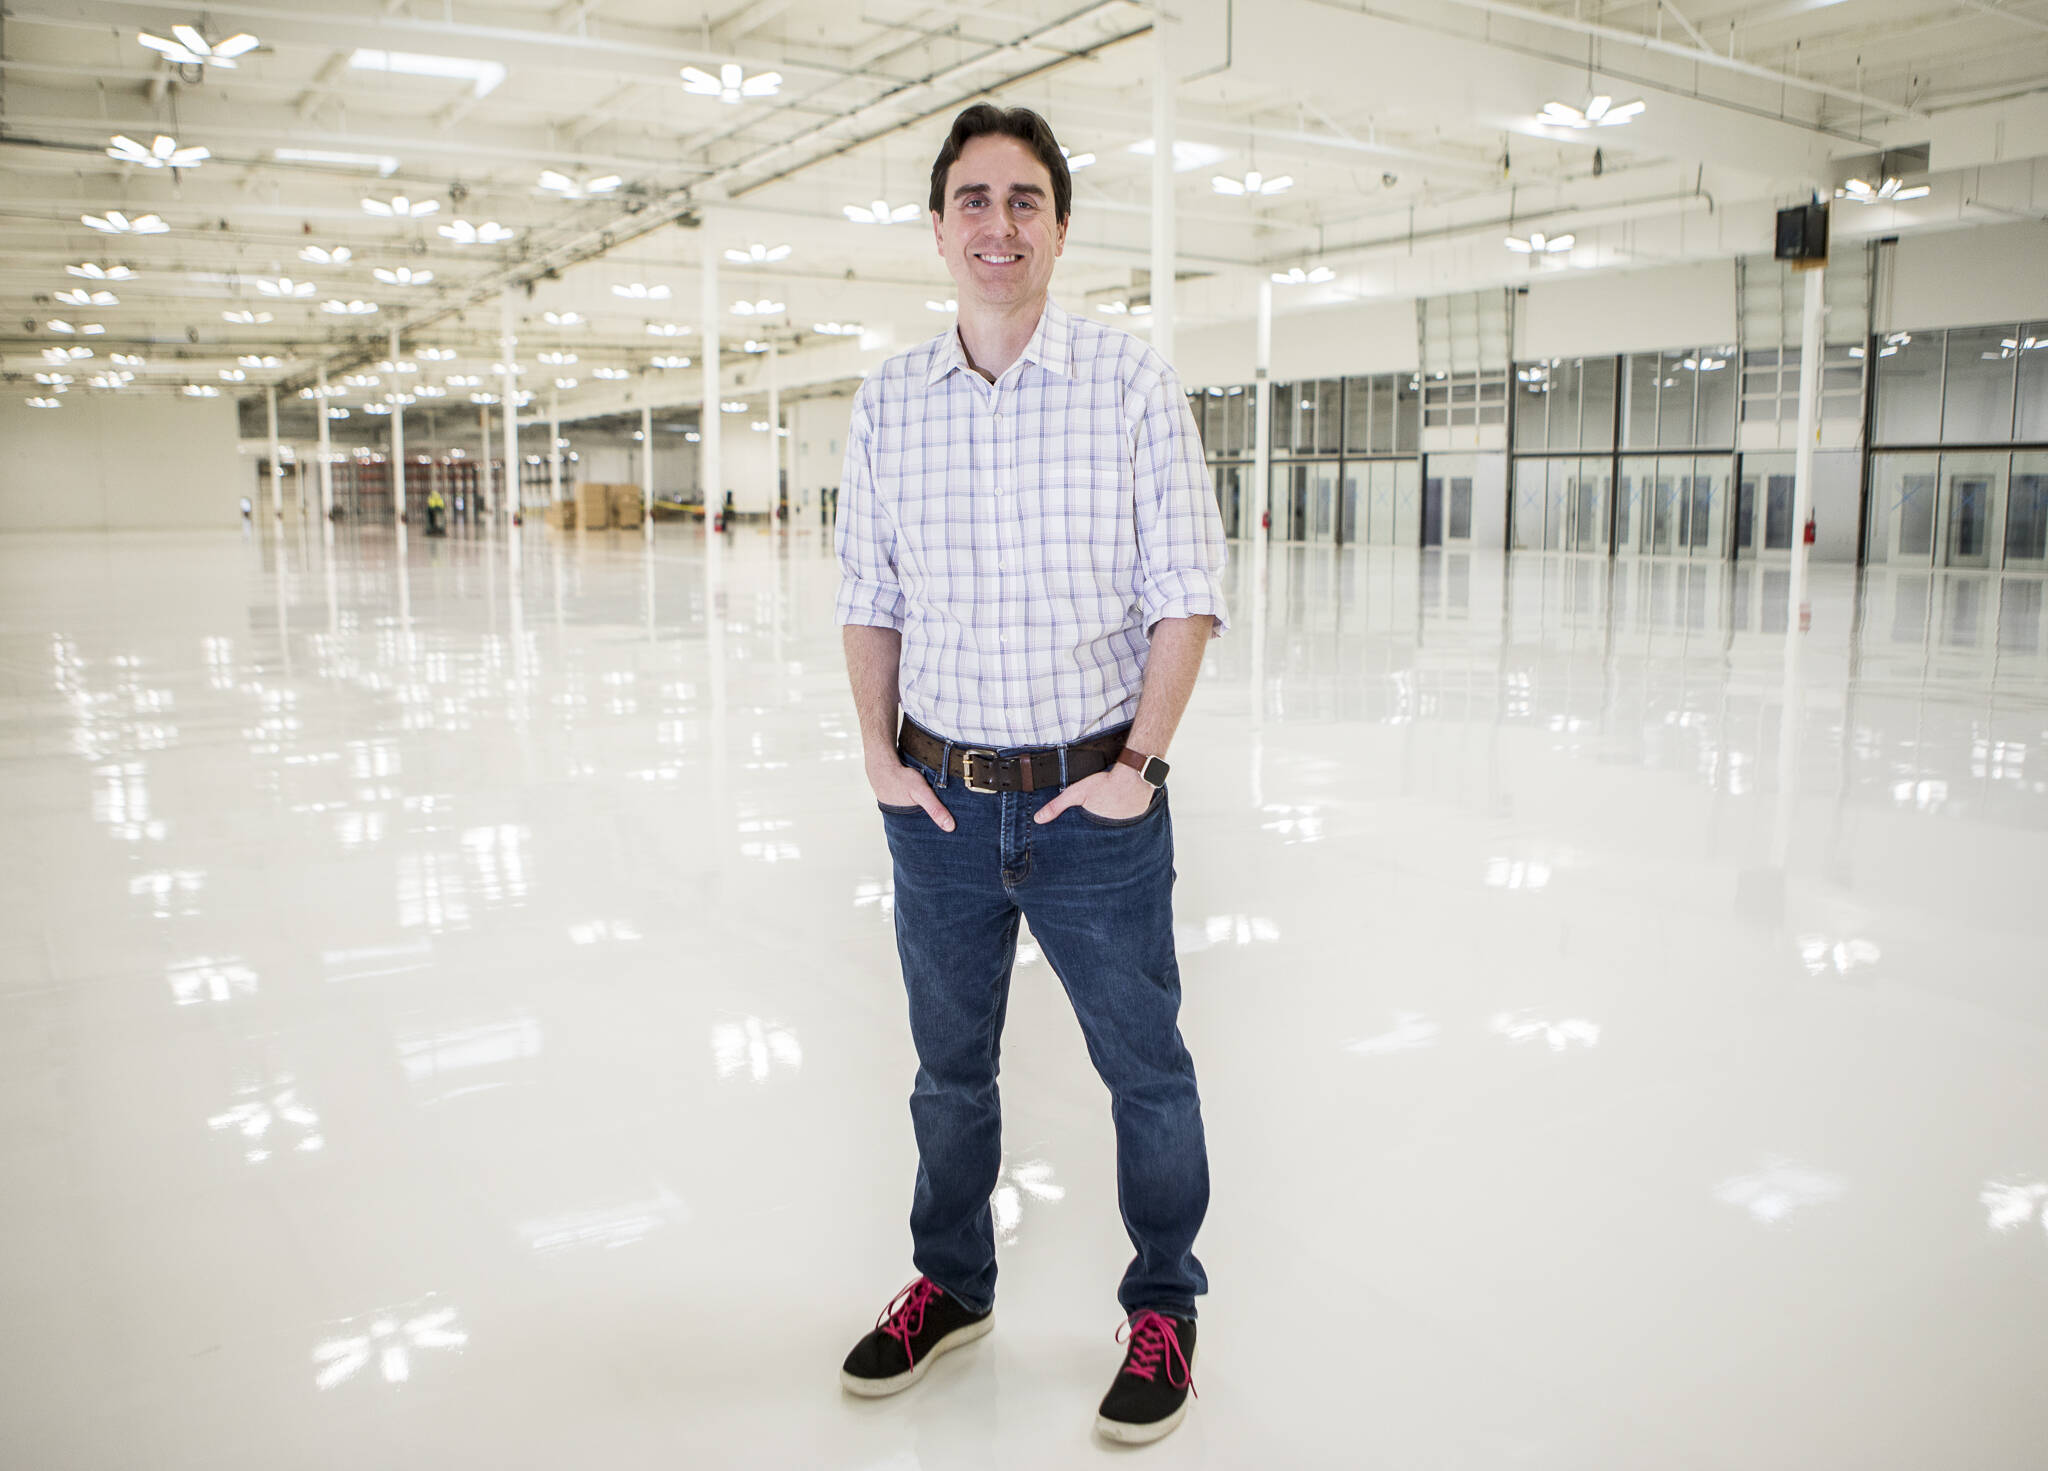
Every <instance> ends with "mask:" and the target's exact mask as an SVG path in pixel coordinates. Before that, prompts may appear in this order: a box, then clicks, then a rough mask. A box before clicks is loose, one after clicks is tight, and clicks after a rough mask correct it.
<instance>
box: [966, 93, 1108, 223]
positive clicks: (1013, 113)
mask: <svg viewBox="0 0 2048 1471" xmlns="http://www.w3.org/2000/svg"><path fill="white" fill-rule="evenodd" d="M991 133H1000V134H1002V135H1003V136H1004V137H1006V138H1015V139H1016V140H1017V141H1018V142H1020V143H1022V144H1023V145H1024V146H1025V147H1027V148H1029V149H1030V150H1031V151H1032V152H1033V153H1035V154H1037V155H1038V161H1039V162H1040V163H1042V164H1044V165H1045V171H1046V172H1047V173H1048V174H1051V175H1052V211H1053V218H1054V219H1056V220H1060V221H1062V222H1064V221H1065V220H1066V218H1067V215H1068V212H1069V211H1070V210H1071V209H1072V207H1073V203H1074V176H1073V175H1072V174H1070V173H1068V172H1067V158H1066V155H1065V154H1063V153H1061V152H1060V145H1059V140H1058V139H1056V138H1054V137H1053V135H1052V125H1051V124H1050V123H1048V122H1047V121H1046V120H1045V119H1044V118H1042V117H1040V116H1039V115H1038V114H1037V113H1035V112H1033V111H1032V110H1031V109H1030V108H1028V107H997V106H996V105H995V104H994V103H993V102H977V103H975V104H974V106H972V107H970V108H968V109H967V110H966V111H964V112H962V113H961V114H960V116H958V117H956V118H954V119H953V127H952V130H951V131H950V132H948V133H947V134H946V145H945V147H943V148H941V149H940V150H939V156H938V157H937V158H935V159H933V160H932V195H931V201H930V203H931V211H932V213H933V214H935V215H942V214H944V213H945V212H946V171H947V170H949V169H950V168H952V167H953V165H954V164H955V163H957V162H959V159H960V150H961V149H963V148H965V147H966V146H967V145H968V144H969V143H970V142H972V141H973V140H974V139H976V138H985V137H987V136H988V135H989V134H991Z"/></svg>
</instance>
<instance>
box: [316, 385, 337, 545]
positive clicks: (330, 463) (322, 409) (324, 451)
mask: <svg viewBox="0 0 2048 1471" xmlns="http://www.w3.org/2000/svg"><path fill="white" fill-rule="evenodd" d="M313 403H314V405H315V407H317V408H318V410H319V414H320V519H321V521H323V522H326V523H328V524H330V525H331V524H332V523H333V521H334V454H333V446H332V445H331V444H330V443H329V442H328V428H327V365H326V364H325V363H322V364H321V365H320V396H319V397H318V398H316V399H314V400H313Z"/></svg>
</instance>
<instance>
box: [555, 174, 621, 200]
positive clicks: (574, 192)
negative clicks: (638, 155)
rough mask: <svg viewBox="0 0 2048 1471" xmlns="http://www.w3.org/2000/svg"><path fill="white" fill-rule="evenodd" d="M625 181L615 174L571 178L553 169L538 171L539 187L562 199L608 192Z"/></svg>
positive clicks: (582, 197)
mask: <svg viewBox="0 0 2048 1471" xmlns="http://www.w3.org/2000/svg"><path fill="white" fill-rule="evenodd" d="M625 182H626V181H625V180H624V179H623V178H621V177H620V176H619V175H617V174H601V175H599V176H598V177H597V178H594V179H573V178H571V177H570V176H569V175H567V174H562V173H557V172H556V171H555V170H553V169H542V170H541V171H540V187H541V188H543V189H545V190H547V191H548V192H549V193H550V194H559V195H561V196H562V198H564V199H588V198H589V197H590V196H592V195H593V194H610V193H612V192H613V191H614V190H616V189H617V188H618V187H619V186H620V185H621V184H623V183H625Z"/></svg>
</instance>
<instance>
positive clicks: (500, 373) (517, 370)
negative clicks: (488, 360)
mask: <svg viewBox="0 0 2048 1471" xmlns="http://www.w3.org/2000/svg"><path fill="white" fill-rule="evenodd" d="M525 371H526V364H524V363H514V364H513V365H512V373H513V376H514V377H517V376H518V375H519V374H521V373H524V372H525ZM491 376H492V377H493V378H502V377H504V376H505V365H504V364H503V363H492V364H491Z"/></svg>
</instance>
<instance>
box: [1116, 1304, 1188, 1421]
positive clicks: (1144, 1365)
mask: <svg viewBox="0 0 2048 1471" xmlns="http://www.w3.org/2000/svg"><path fill="white" fill-rule="evenodd" d="M1126 1331H1128V1332H1129V1334H1130V1340H1131V1347H1130V1351H1129V1352H1128V1353H1126V1354H1125V1355H1124V1366H1123V1368H1121V1369H1119V1370H1117V1375H1116V1382H1115V1383H1114V1384H1112V1385H1110V1386H1109V1393H1108V1394H1106V1395H1104V1396H1103V1397H1102V1408H1101V1409H1100V1410H1099V1411H1097V1412H1096V1415H1095V1433H1096V1434H1098V1435H1100V1436H1102V1437H1103V1438H1104V1439H1107V1440H1115V1441H1121V1442H1123V1443H1124V1444H1125V1445H1143V1444H1144V1443H1145V1442H1146V1441H1149V1440H1158V1439H1159V1438H1160V1437H1161V1436H1163V1435H1166V1434H1168V1433H1169V1432H1171V1431H1172V1430H1173V1429H1174V1427H1175V1426H1177V1425H1179V1424H1180V1422H1181V1421H1183V1420H1185V1419H1186V1418H1187V1414H1188V1396H1189V1395H1190V1394H1192V1393H1194V1388H1195V1320H1194V1319H1193V1318H1175V1317H1170V1316H1168V1315H1167V1314H1165V1313H1155V1312H1151V1311H1149V1310H1148V1311H1145V1312H1141V1313H1139V1314H1138V1315H1137V1316H1136V1317H1134V1318H1132V1319H1131V1320H1130V1321H1129V1322H1127V1323H1125V1324H1124V1326H1123V1327H1122V1328H1119V1329H1117V1332H1116V1336H1117V1341H1118V1342H1120V1343H1121V1342H1122V1341H1123V1338H1124V1334H1125V1332H1126ZM1176 1376H1178V1377H1176Z"/></svg>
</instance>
